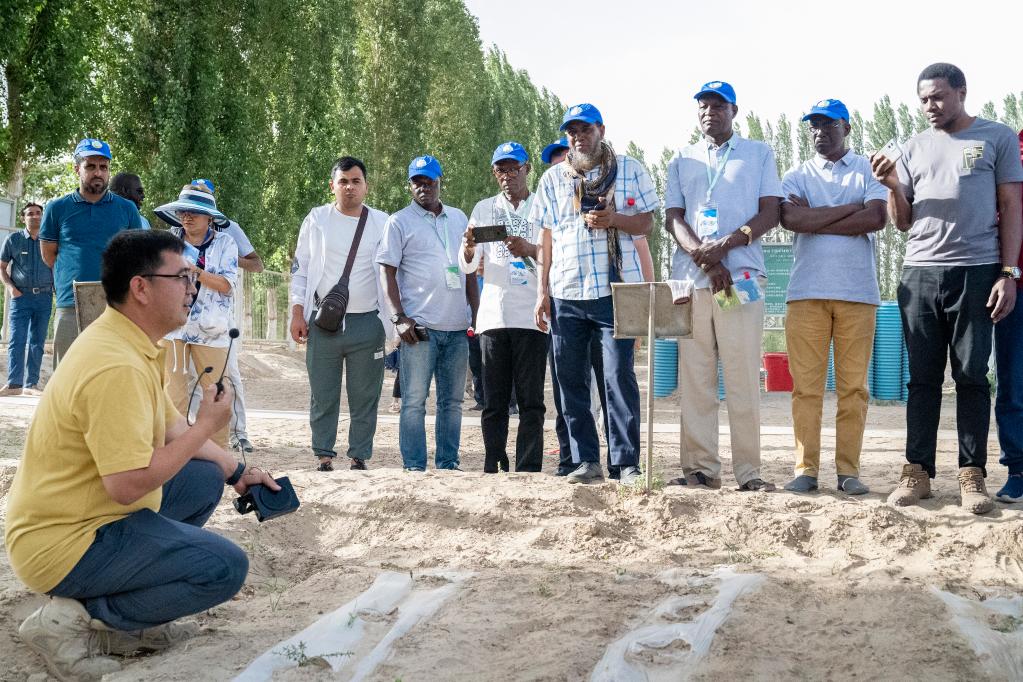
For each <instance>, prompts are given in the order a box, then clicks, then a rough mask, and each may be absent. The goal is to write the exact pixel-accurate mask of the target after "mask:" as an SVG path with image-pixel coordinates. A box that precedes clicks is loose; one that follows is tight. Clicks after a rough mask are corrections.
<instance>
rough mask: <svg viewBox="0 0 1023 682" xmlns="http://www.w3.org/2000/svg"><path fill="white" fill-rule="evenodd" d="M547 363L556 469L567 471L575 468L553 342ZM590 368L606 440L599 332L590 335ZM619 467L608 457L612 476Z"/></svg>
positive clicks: (601, 352) (601, 350) (605, 415)
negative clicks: (553, 415) (549, 377)
mask: <svg viewBox="0 0 1023 682" xmlns="http://www.w3.org/2000/svg"><path fill="white" fill-rule="evenodd" d="M549 363H550V366H551V392H552V393H553V394H554V409H555V410H556V411H557V418H556V419H555V421H554V433H556V434H557V436H558V470H559V471H561V472H562V473H567V472H569V471H571V470H572V469H574V468H575V465H574V464H573V463H572V448H571V445H570V444H569V441H568V426H567V425H566V424H565V416H564V413H563V412H562V408H561V388H560V386H559V384H558V371H557V369H556V368H555V367H554V344H550V352H549ZM590 368H591V369H592V370H593V375H594V376H596V377H597V379H598V381H597V394H598V395H599V396H600V411H601V412H603V413H604V440H607V429H608V421H607V392H606V391H605V390H604V382H603V381H601V379H602V378H603V376H604V351H603V349H602V348H601V345H600V332H594V333H593V335H592V336H591V337H590ZM619 468H620V467H617V466H614V465H613V464H611V459H610V457H608V462H607V470H608V472H609V473H610V474H611V475H612V477H614V475H615V474H617V473H618V469H619Z"/></svg>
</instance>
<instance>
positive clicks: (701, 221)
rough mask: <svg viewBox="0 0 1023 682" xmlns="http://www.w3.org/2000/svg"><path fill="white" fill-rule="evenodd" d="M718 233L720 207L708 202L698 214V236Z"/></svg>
mask: <svg viewBox="0 0 1023 682" xmlns="http://www.w3.org/2000/svg"><path fill="white" fill-rule="evenodd" d="M717 235H718V207H717V206H716V205H715V204H707V205H706V206H704V207H702V208H701V209H700V211H699V213H697V214H696V236H698V237H699V238H700V239H703V238H704V237H716V236H717Z"/></svg>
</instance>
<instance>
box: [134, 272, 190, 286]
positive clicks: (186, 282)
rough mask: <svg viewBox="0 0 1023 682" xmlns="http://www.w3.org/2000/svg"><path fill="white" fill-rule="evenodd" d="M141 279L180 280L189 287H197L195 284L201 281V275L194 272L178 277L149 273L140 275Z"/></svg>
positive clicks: (183, 273) (181, 274) (178, 275)
mask: <svg viewBox="0 0 1023 682" xmlns="http://www.w3.org/2000/svg"><path fill="white" fill-rule="evenodd" d="M139 277H166V278H167V279H179V280H181V281H182V282H184V283H185V284H187V285H189V286H195V283H196V282H197V281H198V280H199V273H198V272H195V271H194V270H190V271H188V272H182V273H180V274H177V275H161V274H158V273H155V272H147V273H145V274H142V275H139Z"/></svg>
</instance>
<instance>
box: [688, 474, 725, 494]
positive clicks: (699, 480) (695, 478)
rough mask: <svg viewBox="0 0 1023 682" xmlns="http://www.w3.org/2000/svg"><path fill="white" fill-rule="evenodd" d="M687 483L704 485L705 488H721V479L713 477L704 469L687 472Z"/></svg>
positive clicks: (689, 484) (691, 485)
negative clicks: (703, 470)
mask: <svg viewBox="0 0 1023 682" xmlns="http://www.w3.org/2000/svg"><path fill="white" fill-rule="evenodd" d="M685 485H687V486H689V487H691V488H692V487H696V486H703V487H704V488H710V489H711V490H720V489H721V479H720V478H711V477H710V476H708V475H707V474H705V473H703V472H702V471H692V472H690V473H688V474H686V482H685Z"/></svg>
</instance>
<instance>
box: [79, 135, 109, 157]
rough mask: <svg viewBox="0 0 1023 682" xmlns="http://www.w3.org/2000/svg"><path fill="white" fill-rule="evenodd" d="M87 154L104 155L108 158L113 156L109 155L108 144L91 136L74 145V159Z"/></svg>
mask: <svg viewBox="0 0 1023 682" xmlns="http://www.w3.org/2000/svg"><path fill="white" fill-rule="evenodd" d="M87 156H104V157H106V158H108V159H112V158H113V157H112V156H111V155H110V145H109V144H107V143H106V142H104V141H103V140H97V139H96V138H93V137H87V138H85V139H84V140H82V141H81V142H79V143H78V146H77V147H75V160H76V161H77V160H78V159H84V158H86V157H87Z"/></svg>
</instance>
